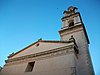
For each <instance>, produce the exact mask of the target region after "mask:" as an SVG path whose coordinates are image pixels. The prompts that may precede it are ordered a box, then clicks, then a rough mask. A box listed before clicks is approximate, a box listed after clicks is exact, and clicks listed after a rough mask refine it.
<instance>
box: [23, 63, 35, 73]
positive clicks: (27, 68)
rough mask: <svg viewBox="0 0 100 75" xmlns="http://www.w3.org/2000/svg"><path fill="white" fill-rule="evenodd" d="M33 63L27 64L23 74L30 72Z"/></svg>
mask: <svg viewBox="0 0 100 75" xmlns="http://www.w3.org/2000/svg"><path fill="white" fill-rule="evenodd" d="M34 64H35V62H29V63H28V65H27V67H26V70H25V72H32V70H33V67H34Z"/></svg>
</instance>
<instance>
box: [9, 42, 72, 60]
mask: <svg viewBox="0 0 100 75" xmlns="http://www.w3.org/2000/svg"><path fill="white" fill-rule="evenodd" d="M67 45H70V44H68V43H46V42H39V46H36V44H35V45H33V46H31V47H29V48H27V49H26V50H24V51H22V52H20V53H18V54H17V55H15V56H13V57H11V58H9V59H12V58H17V57H21V56H25V55H30V54H34V53H38V52H43V51H47V50H51V49H55V48H59V47H63V46H67Z"/></svg>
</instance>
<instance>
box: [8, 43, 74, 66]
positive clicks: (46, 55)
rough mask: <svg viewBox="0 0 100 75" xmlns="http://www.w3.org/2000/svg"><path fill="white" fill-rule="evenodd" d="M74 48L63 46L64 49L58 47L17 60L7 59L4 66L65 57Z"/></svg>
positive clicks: (72, 46)
mask: <svg viewBox="0 0 100 75" xmlns="http://www.w3.org/2000/svg"><path fill="white" fill-rule="evenodd" d="M74 47H75V45H74V44H73V45H70V46H64V47H60V48H56V49H52V50H48V51H44V52H39V53H35V54H31V55H26V56H22V57H18V58H13V59H8V60H6V66H7V65H11V64H16V63H21V62H22V63H23V62H27V61H33V60H34V61H36V60H37V61H38V60H41V59H45V58H50V57H54V56H60V55H66V54H67V53H72V52H75V51H74Z"/></svg>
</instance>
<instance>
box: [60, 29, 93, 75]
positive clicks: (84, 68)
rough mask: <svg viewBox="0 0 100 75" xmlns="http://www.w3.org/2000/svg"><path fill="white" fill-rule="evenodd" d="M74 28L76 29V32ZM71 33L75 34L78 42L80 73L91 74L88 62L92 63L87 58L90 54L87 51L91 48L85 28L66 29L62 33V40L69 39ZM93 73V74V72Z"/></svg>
mask: <svg viewBox="0 0 100 75" xmlns="http://www.w3.org/2000/svg"><path fill="white" fill-rule="evenodd" d="M74 30H76V32H75V31H74ZM78 30H79V31H78ZM70 32H71V33H70ZM68 33H70V34H68ZM71 35H73V36H74V38H75V40H76V43H77V45H78V49H79V54H78V62H77V67H78V68H77V71H78V75H90V71H89V68H90V67H89V64H88V62H90V63H91V61H88V60H87V58H88V56H89V54H88V53H87V51H88V50H89V49H88V43H87V40H86V36H85V33H84V31H83V28H78V29H73V30H71V31H66V32H65V33H63V34H62V38H61V40H68V38H70V36H71ZM91 75H93V74H91Z"/></svg>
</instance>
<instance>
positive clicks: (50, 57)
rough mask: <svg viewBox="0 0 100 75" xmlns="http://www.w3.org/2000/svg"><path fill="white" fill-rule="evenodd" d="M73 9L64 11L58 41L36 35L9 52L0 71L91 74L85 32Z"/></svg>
mask: <svg viewBox="0 0 100 75" xmlns="http://www.w3.org/2000/svg"><path fill="white" fill-rule="evenodd" d="M75 9H76V7H69V8H68V11H64V14H65V16H64V17H63V18H62V22H63V24H62V29H61V30H60V31H59V34H60V36H61V40H60V41H50V40H42V39H40V40H38V41H37V42H35V43H33V44H31V45H29V46H28V47H26V48H24V49H22V50H20V51H19V52H17V53H13V54H11V55H10V56H9V58H8V60H6V64H5V66H4V67H3V69H2V70H1V71H0V75H94V71H93V67H92V62H91V58H90V54H89V49H88V44H89V40H88V36H87V33H86V30H85V28H84V24H83V23H82V20H81V16H80V13H79V12H76V11H75Z"/></svg>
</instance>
